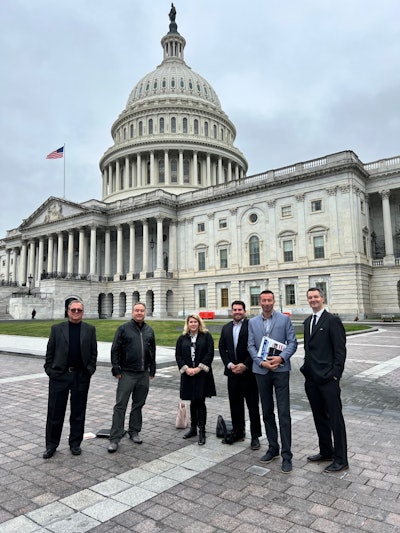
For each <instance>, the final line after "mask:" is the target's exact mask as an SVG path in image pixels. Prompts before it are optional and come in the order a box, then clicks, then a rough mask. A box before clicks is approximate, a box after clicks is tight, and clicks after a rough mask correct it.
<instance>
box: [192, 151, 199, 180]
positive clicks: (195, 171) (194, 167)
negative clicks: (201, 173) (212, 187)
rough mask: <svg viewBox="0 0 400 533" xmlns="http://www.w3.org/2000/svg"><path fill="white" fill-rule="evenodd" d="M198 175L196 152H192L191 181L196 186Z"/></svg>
mask: <svg viewBox="0 0 400 533" xmlns="http://www.w3.org/2000/svg"><path fill="white" fill-rule="evenodd" d="M197 180H198V176H197V152H193V182H192V185H195V186H197V185H198V183H197Z"/></svg>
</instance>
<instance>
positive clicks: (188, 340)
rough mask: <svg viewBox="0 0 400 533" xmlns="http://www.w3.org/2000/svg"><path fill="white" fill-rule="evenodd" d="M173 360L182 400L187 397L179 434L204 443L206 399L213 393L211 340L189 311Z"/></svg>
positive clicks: (214, 391)
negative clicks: (185, 423) (185, 421)
mask: <svg viewBox="0 0 400 533" xmlns="http://www.w3.org/2000/svg"><path fill="white" fill-rule="evenodd" d="M175 359H176V362H177V365H178V368H179V371H180V373H181V387H180V394H181V398H182V400H190V429H189V431H188V432H187V433H185V435H184V436H183V438H184V439H189V438H191V437H195V436H196V435H197V428H199V438H198V444H199V445H203V444H205V443H206V422H207V407H206V398H211V396H216V394H217V393H216V390H215V382H214V376H213V373H212V368H211V364H212V361H213V359H214V341H213V338H212V336H211V334H210V333H209V332H208V331H207V329H206V327H205V325H204V322H203V320H202V319H201V318H200V316H199V315H197V314H195V313H193V314H191V315H188V316H187V317H186V321H185V327H184V328H183V334H182V335H181V336H180V337H179V338H178V340H177V342H176V349H175Z"/></svg>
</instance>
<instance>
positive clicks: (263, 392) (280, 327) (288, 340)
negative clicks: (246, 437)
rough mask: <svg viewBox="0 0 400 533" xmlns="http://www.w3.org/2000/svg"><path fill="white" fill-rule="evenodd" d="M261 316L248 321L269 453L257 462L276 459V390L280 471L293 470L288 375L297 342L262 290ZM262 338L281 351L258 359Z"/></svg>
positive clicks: (289, 325) (287, 320) (287, 321)
mask: <svg viewBox="0 0 400 533" xmlns="http://www.w3.org/2000/svg"><path fill="white" fill-rule="evenodd" d="M259 304H260V306H261V310H262V313H260V314H259V315H258V316H256V317H254V318H252V319H250V322H249V340H248V350H249V353H250V355H251V357H252V359H253V372H254V374H255V376H256V380H257V385H258V391H259V394H260V399H261V405H262V411H263V419H264V425H265V431H266V434H267V439H268V443H269V445H268V450H267V453H266V454H265V455H263V457H261V459H260V461H261V462H262V463H270V462H271V461H273V460H274V459H276V458H277V457H278V456H279V443H278V429H277V425H276V420H275V414H274V398H273V393H274V390H275V397H276V403H277V406H278V417H279V429H280V437H281V447H282V450H281V455H282V472H283V473H284V474H289V473H290V472H291V471H292V456H293V454H292V452H291V444H292V423H291V418H290V396H289V372H290V358H291V356H292V355H293V354H294V353H295V351H296V349H297V340H296V335H295V332H294V328H293V324H292V321H291V320H290V318H289V317H288V316H286V315H284V314H283V313H280V312H279V311H276V310H274V304H275V297H274V293H273V292H272V291H269V290H265V291H262V292H261V294H260V297H259ZM263 337H269V338H271V339H273V340H275V341H277V342H278V343H280V344H282V345H284V346H282V348H283V349H282V351H280V353H279V354H278V351H279V350H274V353H271V354H267V356H266V357H265V358H264V357H259V348H260V345H261V342H262V341H263Z"/></svg>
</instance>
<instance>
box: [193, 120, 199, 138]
mask: <svg viewBox="0 0 400 533" xmlns="http://www.w3.org/2000/svg"><path fill="white" fill-rule="evenodd" d="M193 129H194V134H195V135H198V134H199V121H198V120H197V118H195V119H194V122H193Z"/></svg>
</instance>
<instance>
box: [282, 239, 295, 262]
mask: <svg viewBox="0 0 400 533" xmlns="http://www.w3.org/2000/svg"><path fill="white" fill-rule="evenodd" d="M283 260H284V262H285V263H288V262H290V261H293V241H283Z"/></svg>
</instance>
